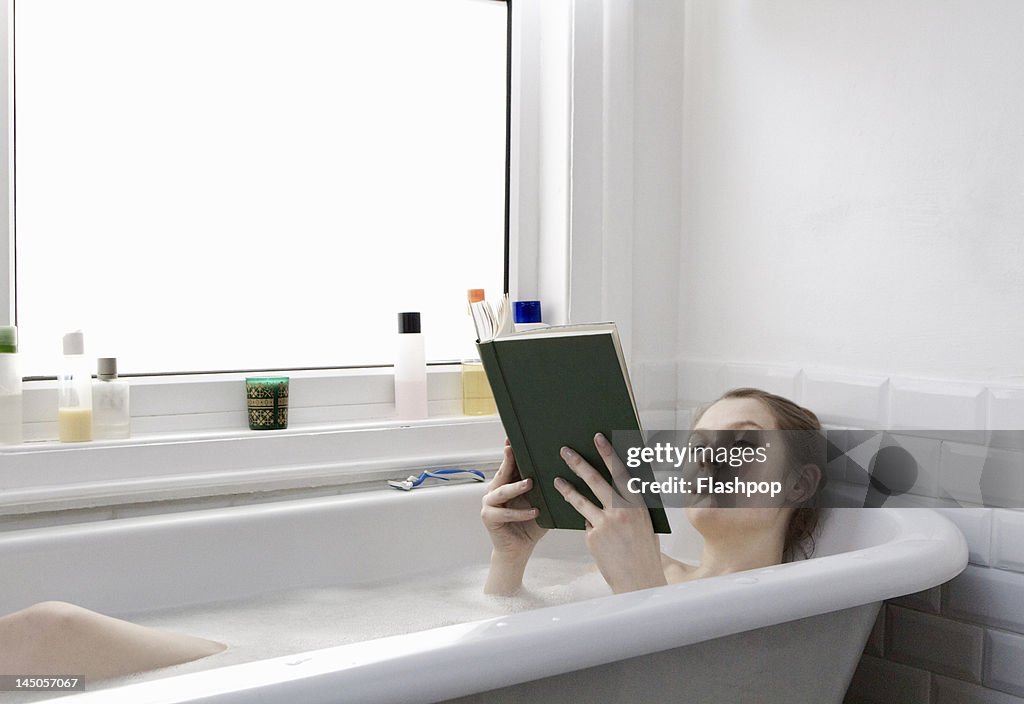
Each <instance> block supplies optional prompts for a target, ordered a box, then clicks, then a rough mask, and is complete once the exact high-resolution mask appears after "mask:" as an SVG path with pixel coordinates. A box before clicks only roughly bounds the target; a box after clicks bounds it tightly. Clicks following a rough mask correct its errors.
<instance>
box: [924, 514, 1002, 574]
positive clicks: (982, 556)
mask: <svg viewBox="0 0 1024 704" xmlns="http://www.w3.org/2000/svg"><path fill="white" fill-rule="evenodd" d="M937 510H938V511H939V513H941V514H942V515H944V516H945V517H946V518H948V519H949V520H951V521H953V523H955V524H956V527H957V528H959V529H960V532H961V533H963V534H964V538H965V539H966V540H967V548H968V550H970V554H969V555H968V559H969V560H970V561H971V564H975V565H982V566H986V567H987V566H988V565H990V564H991V555H992V509H990V508H950V509H945V508H941V509H937Z"/></svg>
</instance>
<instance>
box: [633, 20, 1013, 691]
mask: <svg viewBox="0 0 1024 704" xmlns="http://www.w3.org/2000/svg"><path fill="white" fill-rule="evenodd" d="M685 6H686V14H685V18H684V30H683V32H682V34H681V35H680V37H679V41H680V42H681V44H682V45H683V47H684V76H683V81H682V85H683V107H682V110H683V117H682V121H681V125H680V129H681V134H682V155H683V159H682V188H681V202H682V209H683V210H682V216H681V229H680V231H679V235H680V245H679V249H678V259H677V260H676V264H677V268H678V272H679V274H678V276H679V283H678V294H679V332H678V349H679V353H680V372H679V387H678V395H679V400H680V411H681V412H680V414H679V422H680V423H686V421H687V417H688V414H687V408H691V407H692V406H694V405H695V404H697V403H700V402H703V401H708V400H712V399H713V398H714V397H715V396H716V395H717V394H718V393H720V392H721V391H722V390H724V389H725V388H728V387H731V386H740V385H756V386H762V387H765V388H768V389H769V390H771V391H775V392H777V393H783V394H785V395H787V396H790V397H792V398H794V399H795V400H797V401H798V402H802V403H804V404H805V405H807V406H809V407H810V408H812V409H813V410H815V411H817V412H818V413H819V414H820V415H821V416H822V418H823V420H825V421H826V422H830V423H833V424H839V425H854V426H860V427H867V428H890V427H891V428H898V429H909V430H908V431H907V432H908V436H912V437H910V440H912V443H910V444H911V446H912V447H913V448H914V454H915V458H916V459H918V461H919V464H921V466H923V467H925V468H926V469H929V470H931V471H932V472H933V475H934V476H939V477H941V478H942V479H943V482H945V484H944V486H950V485H951V482H953V481H954V480H955V479H958V478H959V480H960V481H961V482H964V481H965V480H964V477H965V476H966V475H965V471H966V469H965V467H966V465H965V464H964V462H963V461H962V459H963V457H964V456H965V454H964V453H965V452H968V451H970V452H975V454H977V452H979V451H980V450H978V448H976V447H974V446H962V445H958V444H957V443H956V442H954V441H952V440H951V439H950V438H949V437H946V435H945V432H944V431H942V430H937V429H951V428H1004V429H1021V428H1024V324H1022V322H1021V321H1022V320H1024V42H1022V41H1021V36H1022V32H1021V30H1022V28H1024V3H1021V2H1018V1H1016V0H815V2H808V1H807V0H686V3H685ZM663 60H664V61H666V62H672V61H674V55H673V52H670V51H666V52H665V53H664V55H663ZM638 139H640V136H639V131H638ZM664 147H665V149H666V150H669V151H670V150H673V149H675V147H676V142H675V141H673V140H668V141H666V142H665V144H664ZM638 179H639V175H638ZM638 246H639V245H638ZM665 252H666V255H668V256H671V254H673V250H672V249H671V248H666V250H665ZM651 326H652V323H649V324H648V327H651ZM1019 440H1020V438H1019V437H1018V438H1017V441H1018V442H1019ZM1022 451H1024V447H1020V446H1015V447H1013V449H1012V451H1006V452H1002V454H1001V455H1000V456H1001V457H1003V458H1004V459H1005V461H1006V462H1007V466H1011V465H1012V466H1013V467H1016V468H1020V469H1022V470H1024V454H1021V453H1022ZM842 474H843V473H842V471H840V476H838V477H833V479H843V476H842ZM854 474H856V473H854ZM846 480H847V481H860V482H863V472H860V475H859V477H858V476H853V475H852V474H851V473H850V472H849V471H847V472H846ZM1021 486H1022V487H1024V484H1021ZM933 490H934V489H933ZM924 493H926V494H927V492H924ZM1014 505H1016V506H1019V505H1020V504H1014ZM947 515H949V517H950V518H951V519H953V520H954V521H955V522H956V523H957V524H958V525H959V526H960V527H961V529H962V530H963V531H964V533H965V536H966V538H967V540H968V543H969V545H970V548H971V557H970V561H971V565H970V566H969V567H968V569H967V571H966V572H965V573H964V574H963V575H962V576H961V577H959V578H957V579H956V580H953V581H951V582H950V583H948V584H946V585H944V586H943V587H942V588H935V589H932V590H929V591H928V592H926V593H924V594H919V595H912V596H910V597H905V598H903V599H898V600H894V601H893V602H891V603H890V604H889V605H887V606H886V607H885V608H883V611H882V615H881V617H880V620H879V623H878V626H877V627H876V629H875V632H874V634H873V635H872V638H871V640H870V642H869V644H868V648H867V651H866V655H865V657H864V659H863V661H862V663H861V667H860V669H859V670H858V672H857V675H856V676H855V678H854V681H853V685H852V687H851V691H850V695H849V698H848V699H847V701H849V702H859V701H871V702H875V703H882V704H884V703H887V702H892V703H893V704H928V703H929V702H941V703H946V702H950V703H951V702H967V701H971V702H1000V703H1001V704H1016V703H1018V702H1019V703H1020V704H1024V674H1022V673H1021V668H1020V663H1021V658H1022V657H1024V620H1022V618H1021V604H1024V556H1022V553H1021V547H1020V546H1021V536H1022V535H1024V513H1022V512H1021V511H1020V510H1006V509H989V508H971V509H967V508H958V509H950V510H949V511H948V512H947Z"/></svg>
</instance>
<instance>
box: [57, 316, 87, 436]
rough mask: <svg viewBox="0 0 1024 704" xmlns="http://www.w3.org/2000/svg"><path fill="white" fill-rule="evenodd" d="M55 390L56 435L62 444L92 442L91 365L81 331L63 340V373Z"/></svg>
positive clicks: (71, 333)
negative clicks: (86, 354)
mask: <svg viewBox="0 0 1024 704" xmlns="http://www.w3.org/2000/svg"><path fill="white" fill-rule="evenodd" d="M59 382H60V384H59V387H58V389H57V435H58V437H59V438H60V441H61V442H87V441H89V440H92V365H91V364H89V360H88V359H87V358H86V356H85V336H84V335H83V334H82V331H81V330H76V331H75V332H69V333H68V334H67V335H65V336H64V369H63V370H62V371H61V374H60V379H59Z"/></svg>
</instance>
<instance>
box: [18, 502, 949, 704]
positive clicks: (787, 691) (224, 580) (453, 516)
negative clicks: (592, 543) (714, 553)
mask: <svg viewBox="0 0 1024 704" xmlns="http://www.w3.org/2000/svg"><path fill="white" fill-rule="evenodd" d="M483 490H484V489H483V487H482V485H464V486H447V487H438V488H429V489H419V490H416V491H413V492H410V493H405V492H397V491H393V490H389V489H387V490H382V491H373V492H365V493H358V494H350V495H346V496H341V497H332V498H327V499H323V498H319V499H308V500H301V501H290V502H281V503H274V504H264V505H258V506H250V507H240V508H227V509H215V510H206V511H194V512H189V513H182V514H170V515H165V516H157V517H146V518H133V519H122V520H115V521H108V522H103V523H96V524H86V525H79V526H67V527H57V528H45V529H35V530H25V531H20V532H15V533H8V534H5V535H2V536H0V565H2V573H0V613H7V612H9V611H12V610H15V609H18V608H21V607H24V606H27V605H29V604H31V603H33V602H37V601H41V600H48V599H59V600H64V601H70V602H74V603H77V604H81V605H83V606H86V607H89V608H92V609H95V610H98V611H101V612H105V613H110V614H114V615H123V614H138V613H139V612H145V611H150V610H154V609H161V608H166V607H174V606H181V605H185V604H196V603H202V602H211V601H221V600H225V599H231V598H235V597H240V596H246V595H253V594H258V593H261V592H271V591H275V590H284V589H291V588H300V587H318V586H323V585H333V584H344V583H358V582H366V581H368V580H378V579H380V580H387V579H392V578H399V577H402V576H403V575H408V576H409V583H410V588H409V595H410V596H409V598H413V599H414V598H415V595H416V583H417V580H418V579H419V577H417V576H416V575H420V574H423V573H425V572H437V571H445V570H453V569H456V568H459V567H461V566H464V565H469V564H474V563H476V564H482V563H484V562H485V561H486V559H487V557H488V555H489V542H488V539H487V537H486V535H485V533H484V530H483V528H482V527H481V526H480V523H479V499H480V496H481V494H482V492H483ZM674 518H676V519H679V517H678V516H676V517H674ZM679 522H680V520H674V524H678V523H679ZM675 528H676V533H674V534H673V535H672V536H666V538H665V539H664V541H663V547H665V548H666V550H667V551H668V552H669V553H670V554H674V555H676V556H680V557H685V556H686V555H688V554H689V555H693V554H694V551H695V550H696V549H697V545H698V541H699V538H696V537H695V534H694V533H692V531H691V530H689V529H688V526H684V528H685V530H680V529H679V528H680V527H679V526H678V525H675ZM580 538H581V536H580V534H578V533H574V532H566V531H558V532H557V533H555V532H553V533H551V534H549V535H548V536H547V537H546V538H545V539H544V541H543V542H542V543H541V548H540V549H539V550H538V553H537V554H538V556H550V557H557V556H560V555H567V554H569V553H573V554H578V553H579V551H580V550H581V549H582V542H581V540H580ZM817 554H818V555H819V556H820V557H817V558H816V559H813V560H808V561H805V562H799V563H794V564H790V565H783V566H778V567H773V568H767V569H760V570H754V571H751V572H746V573H741V574H736V575H728V576H723V577H717V578H713V579H707V580H702V581H697V582H690V583H686V584H680V585H669V586H666V587H660V588H657V589H650V590H645V591H641V592H633V593H629V594H621V595H616V596H608V597H601V598H594V599H589V600H585V601H580V602H576V603H569V604H563V605H559V606H552V607H547V608H540V609H536V610H532V611H526V612H520V613H514V614H511V615H507V616H502V617H497V618H493V617H492V618H487V619H483V620H476V621H471V622H467V623H462V624H456V625H449V626H444V627H440V628H431V629H427V630H423V631H419V632H416V633H412V634H408V635H401V636H393V637H386V638H379V639H375V640H370V641H365V642H361V643H354V644H349V645H342V646H337V647H331V648H324V649H319V650H313V651H310V652H306V653H303V654H301V656H300V655H290V656H285V657H277V658H271V659H265V660H260V661H257V662H250V663H244V664H236V665H230V666H224V667H216V668H214V669H208V670H204V671H200V672H193V673H189V674H176V675H174V676H168V677H163V678H161V679H155V680H150V681H145V682H140V683H134V684H130V685H126V686H118V687H114V688H107V689H102V690H99V689H97V690H96V691H91V692H85V693H81V694H75V695H70V696H65V697H61V701H63V702H66V704H86V703H95V702H105V703H109V704H121V703H124V704H145V703H147V702H153V703H156V702H162V703H168V704H169V703H171V702H203V703H208V704H213V703H217V704H228V703H229V702H230V703H236V702H261V703H272V702H283V703H287V704H317V703H318V702H325V703H326V702H357V703H360V704H363V703H366V704H370V703H373V702H435V701H447V700H452V699H454V700H457V701H459V702H484V701H486V702H506V701H508V702H512V701H524V700H526V699H525V698H527V697H529V698H531V700H532V701H537V702H573V703H576V702H580V701H586V702H621V701H631V702H648V701H649V702H657V703H658V704H663V703H664V702H665V701H673V700H674V701H687V702H737V701H755V700H756V701H757V702H787V703H793V702H812V703H814V704H825V703H827V702H841V701H842V698H843V694H844V692H845V691H846V687H847V685H848V683H849V680H850V677H851V676H852V674H853V670H854V668H855V666H856V664H857V660H858V657H859V655H860V652H861V650H862V648H863V646H864V643H865V640H866V639H867V637H868V635H869V632H870V630H871V627H872V624H873V623H874V620H875V616H876V613H877V611H878V607H879V604H880V602H881V601H882V600H883V599H887V598H889V597H894V596H897V595H901V594H908V593H912V592H915V591H919V590H922V589H926V588H928V587H932V586H934V585H937V584H940V583H942V582H945V581H946V580H948V579H950V578H952V577H953V576H955V575H956V574H958V573H959V572H960V571H961V570H962V569H963V567H964V566H965V564H966V561H967V549H966V546H965V544H964V540H963V537H962V536H961V535H960V533H959V532H958V531H957V530H956V528H955V527H953V525H952V524H951V523H950V522H948V521H947V520H946V519H944V518H942V517H941V516H939V515H938V514H936V513H934V512H932V511H930V510H927V509H902V510H900V509H863V510H861V509H842V510H834V511H832V513H831V515H830V516H829V517H828V518H827V522H826V526H825V533H824V535H823V536H822V538H821V540H820V541H819V545H818V552H817ZM528 577H529V573H528ZM211 662H215V661H211ZM69 674H73V673H69Z"/></svg>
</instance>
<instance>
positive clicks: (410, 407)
mask: <svg viewBox="0 0 1024 704" xmlns="http://www.w3.org/2000/svg"><path fill="white" fill-rule="evenodd" d="M395 417H396V418H400V419H402V420H416V419H418V418H426V417H427V357H426V352H425V350H424V347H423V333H422V332H421V330H420V314H419V313H399V314H398V354H397V356H396V357H395Z"/></svg>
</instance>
